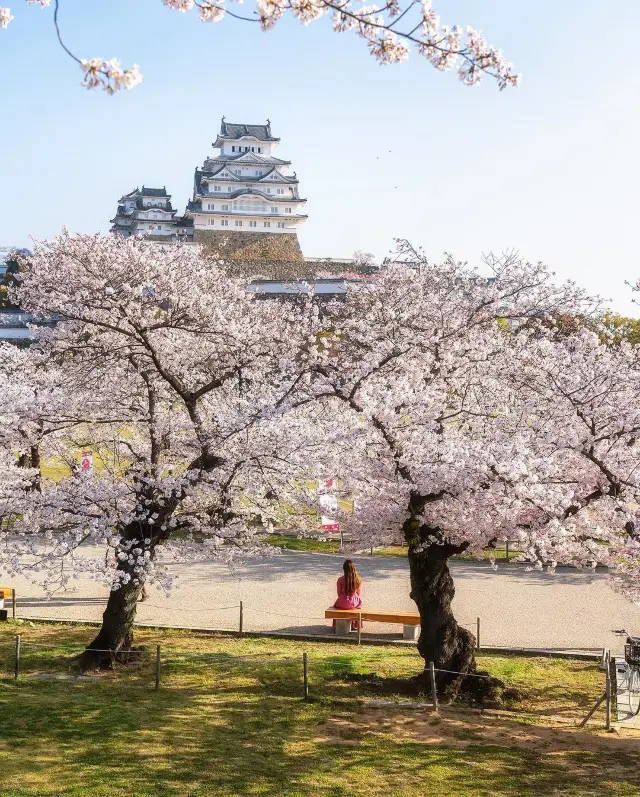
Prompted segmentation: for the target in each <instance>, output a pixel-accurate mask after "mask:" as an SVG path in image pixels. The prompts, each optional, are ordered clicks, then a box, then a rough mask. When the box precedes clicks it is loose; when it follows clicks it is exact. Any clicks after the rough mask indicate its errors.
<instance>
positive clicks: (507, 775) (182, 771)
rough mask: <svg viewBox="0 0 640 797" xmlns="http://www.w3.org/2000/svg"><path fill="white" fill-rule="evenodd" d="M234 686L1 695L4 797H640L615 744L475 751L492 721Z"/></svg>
mask: <svg viewBox="0 0 640 797" xmlns="http://www.w3.org/2000/svg"><path fill="white" fill-rule="evenodd" d="M337 663H338V662H334V663H333V664H337ZM329 666H331V663H329ZM282 675H283V673H282V672H280V673H279V674H277V673H275V672H274V675H273V677H274V679H280V680H282ZM229 678H230V680H229V681H228V682H226V683H225V681H224V679H223V677H222V676H221V675H220V674H219V677H218V679H217V681H216V684H215V688H211V687H210V686H207V685H204V684H202V683H200V686H199V688H198V690H197V692H195V691H192V690H190V689H171V688H163V689H161V690H160V691H159V692H153V691H152V690H150V689H141V688H139V687H138V688H134V687H130V686H128V685H126V686H122V685H118V684H114V683H108V684H107V683H105V684H94V683H92V684H83V685H74V684H69V683H45V682H30V683H28V682H22V683H21V682H19V683H18V684H14V683H11V682H9V681H3V682H0V710H1V711H2V740H1V741H0V767H1V771H2V776H3V777H2V786H0V794H1V795H3V797H4V796H5V795H6V797H9V795H10V796H11V797H27V796H28V797H35V795H38V796H39V797H50V795H51V797H53V795H63V796H64V797H88V795H95V796H96V797H106V795H109V796H111V795H121V794H122V795H124V794H127V795H129V797H138V795H139V796H140V797H142V795H145V797H147V795H161V796H162V797H164V796H165V795H193V797H205V795H213V794H215V795H245V794H252V795H254V794H259V795H289V796H290V797H294V796H295V795H304V796H305V797H306V795H327V796H331V797H333V796H334V795H336V796H337V795H343V796H344V795H360V794H364V793H366V794H367V795H368V796H369V797H378V795H379V796H380V797H381V796H382V795H383V794H384V795H387V794H403V795H408V796H410V797H414V796H415V797H418V795H423V794H424V793H429V791H431V793H435V794H438V795H439V796H440V795H441V796H442V797H445V795H454V794H455V795H458V796H460V797H479V795H489V794H491V795H500V796H502V795H505V797H506V795H512V794H516V793H517V794H518V795H520V797H529V796H530V795H531V796H533V795H536V796H537V795H552V794H563V795H576V797H577V795H581V797H582V796H590V795H596V794H598V795H600V794H602V793H608V794H609V795H625V797H626V796H627V795H629V797H631V795H637V794H638V792H639V791H640V777H639V776H638V764H639V763H640V758H639V756H638V755H637V754H633V752H629V751H626V750H621V749H618V748H616V747H615V744H613V743H614V742H615V741H616V740H611V742H612V744H611V745H610V749H608V747H607V742H609V741H610V740H608V739H603V740H600V741H601V742H602V749H599V750H597V751H596V750H594V749H588V746H586V747H585V749H581V747H580V745H581V741H580V739H581V738H582V739H583V740H584V739H588V738H589V737H588V736H585V735H584V734H583V735H580V734H576V733H574V732H568V731H562V730H554V731H553V732H552V733H553V744H552V749H549V751H548V752H546V751H545V745H547V744H548V743H549V738H548V735H547V736H545V735H544V734H541V733H537V731H536V729H534V730H533V732H532V731H531V729H529V728H528V729H526V733H527V734H531V735H532V738H531V742H530V744H529V749H526V747H525V746H523V743H522V739H519V738H518V737H521V736H522V733H523V731H522V727H523V726H520V725H518V723H516V722H510V721H508V720H493V721H492V722H491V730H492V731H496V729H499V730H500V733H497V732H496V744H495V745H494V744H487V743H486V741H483V743H479V744H476V743H475V740H476V738H479V737H478V734H480V738H484V736H486V724H487V723H488V722H489V720H487V719H486V718H480V719H478V717H477V716H476V717H472V718H471V719H470V720H464V721H462V722H460V721H455V722H456V723H457V725H455V723H454V721H453V720H448V719H447V718H446V716H445V718H444V719H440V718H437V717H435V716H434V715H429V714H426V713H425V714H424V715H422V714H420V715H416V712H415V711H414V712H411V714H412V716H411V717H410V718H409V719H407V713H406V710H404V711H403V710H402V709H401V708H394V709H393V710H391V709H389V710H386V711H384V712H376V711H375V710H373V709H370V708H369V709H360V713H359V710H358V706H357V704H353V705H352V706H350V707H345V704H344V703H341V705H340V706H339V707H338V706H336V705H335V704H334V705H332V704H331V703H330V702H329V701H326V700H325V701H320V702H317V703H305V702H303V701H302V700H301V699H299V697H295V696H293V695H287V694H280V695H274V694H266V693H265V689H264V688H263V685H262V684H261V683H260V682H259V680H260V679H259V678H256V677H255V673H253V674H252V676H251V677H246V678H231V675H229ZM273 686H274V684H273V683H272V684H269V690H270V691H271V690H272V688H273ZM280 691H281V692H284V693H286V691H287V688H286V686H282V684H281V690H280ZM408 722H409V723H410V725H407V723H408ZM465 722H466V723H468V724H465ZM454 725H455V727H453V726H454ZM458 726H459V727H458ZM471 726H474V727H471ZM456 728H457V730H456ZM483 735H484V736H483ZM510 735H512V736H513V740H514V744H511V743H510V741H509V739H510ZM515 742H517V743H515Z"/></svg>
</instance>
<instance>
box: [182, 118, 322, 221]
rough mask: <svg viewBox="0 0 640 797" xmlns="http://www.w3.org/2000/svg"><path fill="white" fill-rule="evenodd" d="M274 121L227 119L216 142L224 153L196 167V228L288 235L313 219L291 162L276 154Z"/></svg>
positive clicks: (192, 208)
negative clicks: (255, 122) (258, 122)
mask: <svg viewBox="0 0 640 797" xmlns="http://www.w3.org/2000/svg"><path fill="white" fill-rule="evenodd" d="M279 143H280V139H279V138H276V137H275V136H274V135H272V132H271V123H270V122H269V120H267V123H266V124H264V125H245V124H231V123H229V122H226V121H225V119H224V117H223V118H222V122H221V124H220V133H219V134H218V137H217V138H216V140H215V141H214V142H213V147H214V149H217V150H219V154H218V155H215V156H214V157H211V158H207V159H206V160H205V162H204V164H203V166H202V169H196V171H195V176H194V187H193V199H192V201H191V202H189V204H188V205H187V211H186V214H185V215H186V216H187V217H188V218H191V219H193V226H194V229H196V230H208V229H232V230H243V231H244V230H246V231H249V232H256V233H267V234H273V233H276V234H280V235H282V234H283V235H287V234H290V233H295V232H296V230H297V228H298V227H299V226H300V224H302V223H303V222H304V221H305V219H306V218H307V217H306V215H305V214H304V212H303V210H304V205H305V203H306V199H302V198H301V197H300V193H299V190H298V178H297V177H296V174H295V172H293V174H290V173H289V167H290V166H291V161H288V160H283V159H282V158H278V157H276V156H275V155H274V154H273V153H274V150H275V149H276V147H277V146H278V144H279Z"/></svg>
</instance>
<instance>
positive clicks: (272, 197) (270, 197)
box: [206, 188, 307, 205]
mask: <svg viewBox="0 0 640 797" xmlns="http://www.w3.org/2000/svg"><path fill="white" fill-rule="evenodd" d="M246 194H249V195H250V196H258V197H261V198H262V199H266V200H267V201H268V202H271V203H272V204H277V203H278V202H282V203H284V204H288V205H290V204H291V203H292V202H306V201H307V200H306V199H300V197H292V196H283V195H280V196H278V195H277V194H267V193H266V192H265V191H260V190H258V189H257V188H239V189H238V190H237V191H230V192H228V193H226V194H219V195H218V196H216V197H212V196H211V194H207V195H206V198H207V199H209V200H211V199H215V200H217V201H218V202H224V201H225V200H227V199H237V198H238V197H239V196H245V195H246Z"/></svg>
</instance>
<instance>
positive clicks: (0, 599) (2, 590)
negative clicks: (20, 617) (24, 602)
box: [0, 587, 16, 620]
mask: <svg viewBox="0 0 640 797" xmlns="http://www.w3.org/2000/svg"><path fill="white" fill-rule="evenodd" d="M7 598H11V616H12V617H13V619H14V620H15V617H16V591H15V589H13V587H0V611H1V612H3V613H4V612H7V610H6V609H5V608H4V602H5V600H6V599H7ZM0 619H4V620H6V619H7V616H6V614H4V615H3V616H0Z"/></svg>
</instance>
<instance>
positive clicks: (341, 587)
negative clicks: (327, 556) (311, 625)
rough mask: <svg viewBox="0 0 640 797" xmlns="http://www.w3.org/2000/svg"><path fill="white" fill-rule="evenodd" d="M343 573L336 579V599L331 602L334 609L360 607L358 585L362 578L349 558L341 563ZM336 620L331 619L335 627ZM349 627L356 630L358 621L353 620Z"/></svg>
mask: <svg viewBox="0 0 640 797" xmlns="http://www.w3.org/2000/svg"><path fill="white" fill-rule="evenodd" d="M342 569H343V571H344V575H343V576H340V578H339V579H338V584H337V586H338V600H337V601H336V602H335V603H334V604H333V608H334V609H361V608H362V598H361V597H360V587H361V586H362V579H361V578H360V574H359V573H358V571H357V570H356V566H355V564H354V563H353V562H352V561H351V559H345V562H344V564H343V565H342ZM335 625H336V621H335V620H334V621H333V626H334V628H335ZM351 629H352V630H353V631H357V629H358V621H357V620H353V622H352V623H351Z"/></svg>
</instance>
